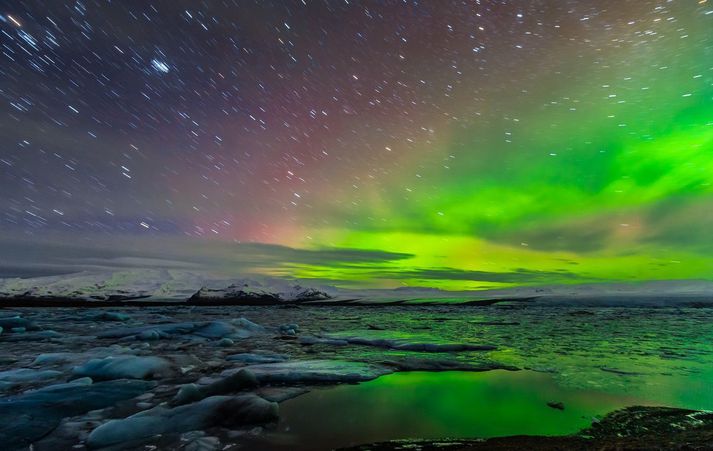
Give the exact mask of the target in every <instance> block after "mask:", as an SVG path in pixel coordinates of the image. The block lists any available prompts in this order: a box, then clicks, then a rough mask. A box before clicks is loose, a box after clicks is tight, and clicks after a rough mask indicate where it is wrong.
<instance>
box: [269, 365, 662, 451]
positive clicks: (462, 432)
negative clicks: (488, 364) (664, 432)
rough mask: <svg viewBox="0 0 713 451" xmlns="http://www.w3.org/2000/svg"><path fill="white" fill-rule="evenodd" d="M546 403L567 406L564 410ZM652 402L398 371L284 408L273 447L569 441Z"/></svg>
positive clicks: (540, 383) (542, 384) (474, 376)
mask: <svg viewBox="0 0 713 451" xmlns="http://www.w3.org/2000/svg"><path fill="white" fill-rule="evenodd" d="M548 403H562V404H563V405H564V409H563V410H560V409H557V408H553V407H551V406H548ZM650 404H653V403H652V402H650V401H648V400H646V399H638V398H633V397H627V396H619V395H613V394H606V393H603V392H598V391H587V390H575V389H567V388H563V387H561V386H559V385H558V384H557V383H556V382H555V381H554V380H553V379H552V377H550V376H549V375H547V374H542V373H536V372H532V371H513V372H511V371H503V370H497V371H487V372H478V373H476V372H461V371H450V372H440V373H433V372H411V373H396V374H391V375H387V376H383V377H380V378H378V379H375V380H373V381H370V382H365V383H361V384H358V385H342V386H338V387H329V388H319V389H316V390H314V391H312V392H310V393H307V394H305V395H303V396H299V397H297V398H294V399H292V400H289V401H286V402H284V403H282V404H281V405H280V422H279V424H278V426H277V430H276V431H275V432H274V433H273V434H271V442H272V443H274V444H276V445H283V446H286V447H289V448H291V449H295V448H301V447H303V446H304V447H305V449H306V448H310V447H317V448H332V447H345V446H352V445H358V444H362V443H371V442H378V441H385V440H394V439H405V438H416V437H417V438H444V437H450V438H466V437H470V438H472V437H483V438H486V437H496V436H507V435H520V434H524V435H564V434H571V433H574V432H577V431H578V430H580V429H582V428H584V427H587V426H589V425H590V424H591V423H592V421H593V419H594V418H596V417H597V416H599V415H604V414H606V413H608V412H610V411H613V410H616V409H619V408H622V407H625V406H630V405H650Z"/></svg>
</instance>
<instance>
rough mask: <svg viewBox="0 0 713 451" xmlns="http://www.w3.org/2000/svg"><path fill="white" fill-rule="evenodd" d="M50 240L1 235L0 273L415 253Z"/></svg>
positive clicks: (315, 261) (253, 268)
mask: <svg viewBox="0 0 713 451" xmlns="http://www.w3.org/2000/svg"><path fill="white" fill-rule="evenodd" d="M69 243H71V242H68V241H66V240H62V237H61V236H55V237H53V238H50V239H47V238H43V239H34V238H33V239H26V238H22V237H7V236H6V237H3V238H0V277H31V276H40V275H60V274H68V273H72V272H79V271H95V270H96V271H106V270H112V269H131V268H161V269H185V270H201V271H208V272H216V273H221V274H226V275H248V274H261V273H265V272H267V273H275V272H284V273H285V274H286V275H287V274H289V268H290V267H293V266H321V267H330V268H340V267H342V268H348V267H350V266H374V267H379V266H382V265H388V264H389V263H390V262H394V261H400V260H404V259H408V258H411V257H412V255H411V254H407V253H398V252H388V251H381V250H363V249H348V248H319V249H296V248H292V247H288V246H281V245H274V244H261V243H225V242H217V241H201V240H185V239H176V238H165V237H163V238H162V237H135V236H133V237H124V238H123V239H116V238H115V237H112V238H109V239H107V238H96V237H94V240H93V241H84V242H80V243H76V241H75V242H74V243H73V244H69Z"/></svg>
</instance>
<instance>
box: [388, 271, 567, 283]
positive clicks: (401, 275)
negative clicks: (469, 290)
mask: <svg viewBox="0 0 713 451" xmlns="http://www.w3.org/2000/svg"><path fill="white" fill-rule="evenodd" d="M384 275H386V274H384ZM388 277H391V278H395V279H427V280H457V281H471V282H497V283H524V284H528V283H538V282H555V281H561V280H565V279H566V280H575V279H579V278H580V277H579V276H578V275H576V274H574V273H571V272H568V271H564V270H562V271H536V270H528V269H523V268H518V269H515V270H513V271H509V272H490V271H470V270H464V269H457V268H423V269H414V270H407V271H399V272H393V273H390V274H389V276H388Z"/></svg>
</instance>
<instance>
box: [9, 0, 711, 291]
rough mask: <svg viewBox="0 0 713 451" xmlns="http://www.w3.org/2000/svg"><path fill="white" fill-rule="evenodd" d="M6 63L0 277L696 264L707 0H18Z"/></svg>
mask: <svg viewBox="0 0 713 451" xmlns="http://www.w3.org/2000/svg"><path fill="white" fill-rule="evenodd" d="M0 53H1V54H0V61H1V63H0V118H2V119H0V137H2V140H1V141H0V192H2V196H0V233H2V235H3V240H2V242H3V244H2V246H3V248H4V249H5V252H3V253H4V256H3V257H2V266H3V267H5V268H6V272H7V271H8V270H7V268H9V267H11V266H12V265H13V261H15V260H18V261H20V260H22V258H29V257H27V255H32V261H33V262H35V263H37V262H40V261H45V260H46V261H47V262H51V263H52V265H54V266H53V267H56V266H57V265H58V264H60V261H61V260H62V259H65V260H64V261H65V262H66V261H67V260H66V259H67V258H70V257H71V258H74V257H77V258H80V257H81V258H89V257H90V256H91V257H96V256H113V257H116V258H119V257H145V258H154V259H155V258H163V259H166V260H172V259H173V260H190V261H192V262H196V261H198V262H203V263H204V264H206V265H208V264H210V265H212V266H214V267H215V269H219V270H221V271H226V272H230V271H240V272H248V273H257V274H267V275H277V276H282V277H296V278H305V279H315V280H322V281H328V282H330V283H335V284H337V285H340V284H341V285H359V286H401V285H419V286H434V287H442V288H493V287H502V286H512V285H523V284H524V285H527V284H554V283H576V282H592V281H594V282H596V281H630V280H649V279H684V278H710V277H711V274H713V272H712V271H713V257H711V256H712V255H713V240H712V239H711V235H710V230H713V185H712V183H713V182H712V179H713V5H712V4H710V3H709V2H708V1H706V0H700V1H692V0H691V1H683V0H677V1H674V0H669V1H664V0H656V1H651V0H641V1H622V0H617V1H608V0H602V1H585V0H577V1H575V0H562V1H548V0H539V1H529V2H520V1H505V0H498V1H495V0H494V1H486V0H480V1H478V0H475V1H355V0H349V1H345V0H334V1H331V0H330V1H316V0H315V1H312V0H302V1H299V0H296V1H240V0H234V1H228V0H223V1H208V0H206V1H179V0H177V1H108V0H107V1H99V0H94V1H89V0H86V1H76V2H72V1H66V2H64V1H40V0H37V1H23V0H15V1H6V2H2V3H0ZM43 247H44V248H45V249H46V254H43V253H42V252H41V251H36V249H37V248H43ZM33 249H34V250H33ZM35 252H39V253H35ZM58 259H59V260H58ZM15 273H16V272H13V274H15ZM8 274H9V273H8ZM17 274H20V275H22V271H20V272H17Z"/></svg>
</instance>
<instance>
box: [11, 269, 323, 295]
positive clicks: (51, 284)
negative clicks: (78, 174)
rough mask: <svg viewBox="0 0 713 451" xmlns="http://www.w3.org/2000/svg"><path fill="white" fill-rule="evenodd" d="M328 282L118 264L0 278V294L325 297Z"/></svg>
mask: <svg viewBox="0 0 713 451" xmlns="http://www.w3.org/2000/svg"><path fill="white" fill-rule="evenodd" d="M326 290H328V288H322V287H320V288H305V287H302V286H300V285H296V284H295V283H294V282H292V281H282V280H276V279H265V280H251V279H240V280H236V279H220V278H215V277H211V276H209V275H205V274H199V273H195V272H190V271H183V270H172V269H142V270H136V269H131V270H118V271H108V272H80V273H76V274H69V275H61V276H48V277H34V278H28V279H19V278H11V279H0V298H5V299H24V300H73V301H125V300H141V301H144V302H148V301H155V302H170V301H172V302H184V301H186V300H188V299H192V300H194V301H198V302H200V301H206V302H210V301H218V300H230V299H243V300H250V299H270V300H272V301H300V300H317V299H328V298H330V296H331V295H330V294H328V293H327V291H326Z"/></svg>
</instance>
